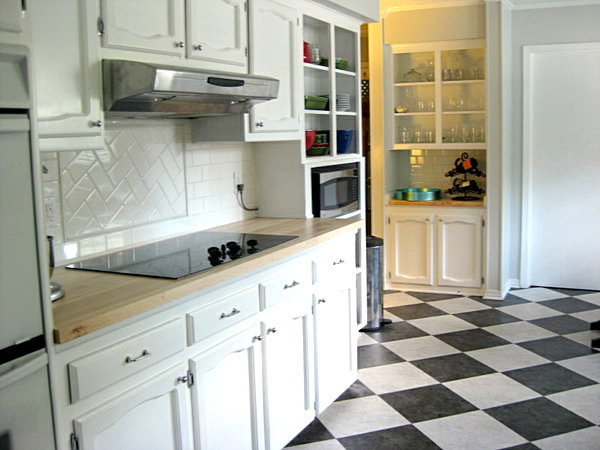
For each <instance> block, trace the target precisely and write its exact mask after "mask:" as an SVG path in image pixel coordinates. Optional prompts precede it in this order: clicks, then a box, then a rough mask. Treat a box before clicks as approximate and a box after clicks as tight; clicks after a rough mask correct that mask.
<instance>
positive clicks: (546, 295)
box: [510, 288, 568, 302]
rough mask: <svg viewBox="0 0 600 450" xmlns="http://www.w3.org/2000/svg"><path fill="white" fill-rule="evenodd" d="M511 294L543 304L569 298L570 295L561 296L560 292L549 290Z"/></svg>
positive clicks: (528, 290)
mask: <svg viewBox="0 0 600 450" xmlns="http://www.w3.org/2000/svg"><path fill="white" fill-rule="evenodd" d="M510 294H511V295H514V296H516V297H520V298H524V299H525V300H529V301H532V302H541V301H544V300H552V299H555V298H565V297H568V295H565V294H561V293H560V292H557V291H553V290H552V289H547V288H529V289H518V290H514V291H510Z"/></svg>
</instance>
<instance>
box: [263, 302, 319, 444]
mask: <svg viewBox="0 0 600 450" xmlns="http://www.w3.org/2000/svg"><path fill="white" fill-rule="evenodd" d="M311 309H312V298H311V295H310V292H306V293H303V294H301V295H299V296H297V297H294V298H291V299H289V300H287V301H285V302H284V303H280V304H278V305H277V306H275V307H273V308H272V311H270V314H269V316H268V317H267V318H266V319H265V320H264V321H263V323H262V335H263V336H264V340H263V341H262V346H263V392H264V406H265V437H266V448H267V449H273V450H276V449H280V448H283V447H285V445H286V444H287V443H288V442H289V441H290V440H292V439H293V438H294V436H296V435H297V434H298V431H299V430H302V429H303V428H304V427H306V426H307V425H308V424H309V423H310V422H311V421H312V419H313V418H314V416H315V409H314V383H313V374H312V370H313V349H312V345H313V323H312V320H313V317H312V312H311Z"/></svg>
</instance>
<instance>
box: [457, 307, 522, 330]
mask: <svg viewBox="0 0 600 450" xmlns="http://www.w3.org/2000/svg"><path fill="white" fill-rule="evenodd" d="M454 315H455V316H456V317H459V318H461V319H463V320H466V321H467V322H469V323H472V324H473V325H476V326H478V327H489V326H492V325H500V324H502V323H510V322H518V321H519V320H520V319H518V318H516V317H514V316H511V315H510V314H506V313H505V312H502V311H498V310H497V309H483V310H481V311H471V312H466V313H460V314H454Z"/></svg>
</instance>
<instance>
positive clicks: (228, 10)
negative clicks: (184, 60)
mask: <svg viewBox="0 0 600 450" xmlns="http://www.w3.org/2000/svg"><path fill="white" fill-rule="evenodd" d="M186 30H187V44H188V45H187V57H188V58H191V59H198V60H201V61H208V62H217V63H223V64H229V65H233V66H237V67H238V70H242V71H245V70H246V66H247V64H246V61H247V46H248V17H247V13H246V2H245V0H191V1H188V2H187V14H186Z"/></svg>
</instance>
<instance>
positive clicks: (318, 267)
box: [313, 238, 356, 283]
mask: <svg viewBox="0 0 600 450" xmlns="http://www.w3.org/2000/svg"><path fill="white" fill-rule="evenodd" d="M355 252H356V250H355V244H354V239H353V238H351V239H350V238H343V239H341V240H338V241H336V242H335V243H332V244H330V245H328V246H327V247H325V248H323V249H321V250H319V251H318V253H316V254H315V258H314V259H313V270H314V280H313V282H314V283H322V282H326V281H327V280H331V279H332V278H340V277H346V276H349V275H351V274H353V273H354V272H355V271H356V261H355V259H356V253H355Z"/></svg>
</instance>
